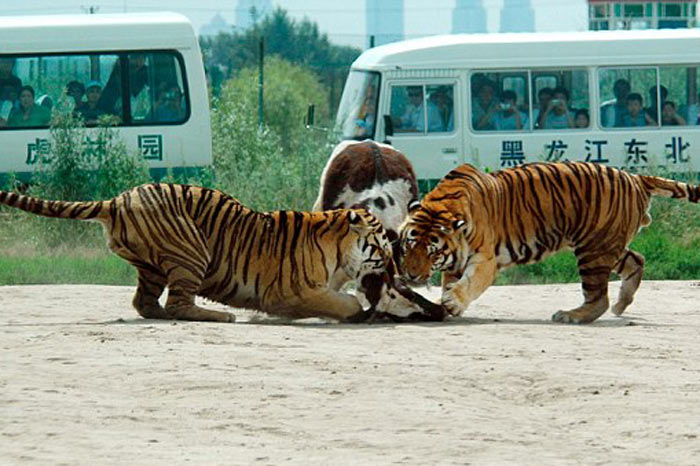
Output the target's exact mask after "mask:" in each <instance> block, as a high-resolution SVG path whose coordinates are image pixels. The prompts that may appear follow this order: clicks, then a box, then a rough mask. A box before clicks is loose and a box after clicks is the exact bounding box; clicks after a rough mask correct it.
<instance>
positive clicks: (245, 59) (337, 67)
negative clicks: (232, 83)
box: [200, 8, 361, 124]
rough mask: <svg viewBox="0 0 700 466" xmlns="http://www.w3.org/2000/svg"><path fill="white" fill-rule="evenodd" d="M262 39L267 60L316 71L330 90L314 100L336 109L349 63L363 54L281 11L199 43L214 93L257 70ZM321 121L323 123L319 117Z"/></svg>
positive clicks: (305, 20)
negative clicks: (243, 73) (240, 74)
mask: <svg viewBox="0 0 700 466" xmlns="http://www.w3.org/2000/svg"><path fill="white" fill-rule="evenodd" d="M261 37H262V38H264V41H265V54H266V59H265V60H266V61H267V60H268V59H269V58H270V57H271V56H278V57H280V58H282V59H284V60H286V61H288V62H291V63H294V64H297V65H303V66H304V67H305V68H307V69H311V70H313V71H314V72H315V73H316V75H317V76H319V79H320V80H321V82H322V83H323V85H324V86H326V89H327V93H325V94H322V95H319V96H317V99H315V101H317V102H320V99H323V100H325V102H326V103H325V105H326V106H330V107H331V108H333V109H335V106H336V105H337V102H338V100H339V98H340V93H341V92H342V89H343V84H344V83H345V77H346V76H347V73H348V71H349V69H350V64H351V63H352V62H353V61H354V60H355V58H357V57H358V56H359V54H360V52H361V51H360V50H359V49H356V48H353V47H346V46H338V45H333V44H331V43H330V41H329V40H328V36H327V35H326V34H321V33H320V32H319V30H318V26H317V25H316V23H312V22H311V21H309V20H308V19H303V20H302V21H295V20H293V19H292V18H290V17H289V15H288V14H287V12H286V11H284V10H283V9H281V8H278V9H277V10H275V11H274V12H273V13H272V14H271V15H269V16H267V17H265V18H264V19H263V20H262V21H261V22H259V23H258V24H256V25H255V26H254V27H252V28H250V29H248V30H246V31H244V32H242V33H238V32H234V33H230V34H228V33H221V34H219V35H218V36H216V37H213V38H202V39H201V40H200V46H201V48H202V54H203V55H204V63H205V67H206V68H207V70H208V73H209V76H210V77H211V79H212V83H213V87H214V91H215V93H218V90H219V87H220V86H221V85H222V83H223V82H224V81H226V80H227V79H229V78H231V77H233V76H235V75H236V74H237V73H238V72H239V71H240V70H242V69H245V68H257V66H258V60H259V41H260V38H261ZM318 121H319V122H322V120H321V119H320V118H319V119H318ZM323 124H326V122H323Z"/></svg>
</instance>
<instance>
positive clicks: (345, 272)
mask: <svg viewBox="0 0 700 466" xmlns="http://www.w3.org/2000/svg"><path fill="white" fill-rule="evenodd" d="M0 203H2V204H5V205H8V206H12V207H17V208H19V209H22V210H25V211H27V212H32V213H34V214H37V215H42V216H45V217H57V218H68V219H78V220H93V221H97V222H99V223H101V224H102V226H103V227H104V231H105V235H106V237H107V240H108V245H109V248H110V249H111V250H112V251H113V252H114V253H116V254H117V255H118V256H120V257H122V258H124V259H126V260H127V261H128V262H129V263H131V264H132V265H133V266H134V267H136V269H137V270H138V287H137V289H136V296H135V297H134V299H133V305H134V307H135V308H136V310H137V311H138V313H139V314H140V315H141V316H143V317H145V318H152V319H183V320H203V321H218V322H229V321H231V322H232V321H234V320H235V319H234V316H233V314H229V313H227V312H219V311H213V310H207V309H203V308H201V307H199V306H197V305H195V302H194V299H195V296H196V295H198V296H203V297H205V298H208V299H210V300H213V301H216V302H220V303H224V304H227V305H231V306H234V307H243V308H249V309H256V310H261V311H264V312H267V313H270V314H277V315H282V316H285V317H290V318H303V317H312V316H321V317H331V318H335V319H338V320H341V321H362V320H364V319H366V318H367V317H369V316H370V315H371V314H372V313H369V312H365V311H363V309H362V306H361V305H360V303H359V301H358V299H357V298H356V297H355V296H353V295H350V294H347V293H343V292H340V291H339V290H340V288H341V286H342V285H343V284H344V283H346V282H348V281H350V280H356V281H357V283H358V287H359V291H361V292H363V293H364V294H365V295H366V297H367V299H368V300H369V302H370V305H371V309H372V310H379V311H382V312H393V313H395V314H396V315H399V316H408V315H410V314H412V313H418V314H420V313H421V308H420V307H419V306H417V305H416V304H414V301H415V299H413V298H416V296H415V295H411V294H410V291H406V290H402V291H404V292H403V293H397V291H396V289H395V288H394V286H393V274H394V270H395V269H394V262H393V259H392V249H391V245H390V243H389V241H388V239H387V236H386V233H385V232H384V229H383V228H382V225H381V223H380V222H379V221H378V220H377V219H376V218H375V217H374V216H373V215H371V214H370V213H369V212H367V211H365V210H333V211H326V212H317V213H307V212H288V211H277V212H270V213H261V212H255V211H253V210H251V209H249V208H247V207H245V206H244V205H242V204H241V203H239V202H238V201H237V200H236V199H234V198H232V197H230V196H228V195H226V194H224V193H223V192H221V191H217V190H212V189H206V188H198V187H192V186H187V185H174V184H150V185H143V186H139V187H136V188H134V189H132V190H131V191H127V192H125V193H123V194H120V195H119V196H117V197H115V198H113V199H111V200H108V201H97V202H64V201H46V200H42V199H37V198H33V197H29V196H24V195H19V194H15V193H10V192H3V191H0ZM166 286H167V287H168V297H167V301H166V304H165V307H162V306H161V305H160V304H159V302H158V298H159V297H160V296H161V294H162V293H163V291H164V289H165V287H166ZM407 293H408V296H409V298H411V300H407V299H406V298H405V297H404V295H406V294H407Z"/></svg>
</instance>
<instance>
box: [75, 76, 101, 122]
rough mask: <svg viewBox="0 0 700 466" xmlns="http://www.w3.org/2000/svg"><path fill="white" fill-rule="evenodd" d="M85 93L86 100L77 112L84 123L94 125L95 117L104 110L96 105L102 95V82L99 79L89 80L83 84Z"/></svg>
mask: <svg viewBox="0 0 700 466" xmlns="http://www.w3.org/2000/svg"><path fill="white" fill-rule="evenodd" d="M85 95H86V96H87V102H86V103H85V105H83V106H82V107H80V108H79V109H78V113H79V114H80V116H81V117H83V119H84V120H85V124H86V125H95V124H97V119H98V118H99V117H100V116H101V115H104V114H105V112H104V110H102V109H101V108H100V107H98V105H97V104H98V102H99V101H100V97H101V96H102V84H101V83H100V82H99V81H90V82H89V83H88V84H87V86H85Z"/></svg>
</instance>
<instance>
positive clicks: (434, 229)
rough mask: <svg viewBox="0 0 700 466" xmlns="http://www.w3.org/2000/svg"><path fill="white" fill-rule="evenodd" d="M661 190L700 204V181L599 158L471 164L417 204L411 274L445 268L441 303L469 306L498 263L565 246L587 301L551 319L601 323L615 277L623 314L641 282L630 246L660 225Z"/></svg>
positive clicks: (639, 260)
mask: <svg viewBox="0 0 700 466" xmlns="http://www.w3.org/2000/svg"><path fill="white" fill-rule="evenodd" d="M652 195H659V196H666V197H673V198H683V199H688V200H689V201H691V202H695V203H697V202H698V198H700V187H697V186H690V185H687V184H685V183H679V182H675V181H671V180H667V179H664V178H658V177H654V176H644V175H635V174H631V173H627V172H625V171H622V170H618V169H615V168H612V167H605V166H601V165H597V164H592V163H583V162H572V163H533V164H528V165H523V166H519V167H516V168H512V169H507V170H502V171H498V172H495V173H489V174H486V173H483V172H480V171H479V170H477V169H476V168H475V167H473V166H471V165H469V164H465V165H462V166H460V167H458V168H456V169H455V170H453V171H452V172H450V173H449V174H448V175H446V176H445V177H444V178H443V179H442V180H441V182H440V183H439V184H438V185H437V187H436V188H435V189H433V190H432V191H431V192H430V193H428V194H427V195H426V196H425V198H424V199H423V200H422V201H421V202H420V203H418V202H416V203H414V204H413V205H411V206H410V207H409V216H408V218H407V219H406V222H405V223H404V224H403V225H402V228H401V233H400V238H401V246H402V250H403V251H404V254H405V256H404V257H403V270H404V273H405V274H406V275H407V276H408V278H410V279H411V280H422V281H424V280H427V279H428V277H429V276H430V274H431V273H432V272H433V271H437V270H440V271H442V272H443V273H442V304H443V305H444V306H445V307H447V309H448V310H449V312H450V313H451V314H455V315H458V314H460V313H462V312H463V311H464V310H465V309H466V308H467V306H469V304H470V303H471V302H472V301H474V300H475V299H476V298H477V297H479V295H481V293H483V291H484V290H485V289H486V288H488V286H489V285H491V283H493V281H494V278H495V277H496V274H497V272H498V270H500V269H502V268H504V267H508V266H511V265H514V264H528V263H533V262H537V261H540V260H541V259H543V258H544V257H545V256H547V255H549V254H551V253H554V252H556V251H559V250H561V249H570V250H573V252H574V254H575V255H576V258H577V259H578V268H579V274H580V276H581V284H582V291H583V295H584V298H585V301H584V303H583V304H582V305H581V306H579V307H577V308H575V309H573V310H570V311H559V312H556V313H555V314H554V315H553V316H552V320H554V321H556V322H565V323H584V322H592V321H594V320H595V319H597V318H598V317H600V315H602V314H603V313H604V312H605V311H606V310H607V309H608V278H609V276H610V273H611V272H613V271H614V272H616V273H617V274H618V275H619V276H620V277H621V279H622V285H621V288H620V294H619V297H618V300H617V302H616V303H615V304H614V305H613V307H612V312H613V313H614V314H615V315H618V316H619V315H620V314H622V313H623V312H624V310H625V308H627V306H629V305H630V303H632V299H633V297H634V293H635V291H636V290H637V288H638V287H639V283H640V280H641V279H642V273H643V267H644V257H643V256H642V255H641V254H639V253H637V252H634V251H631V250H630V249H628V245H629V243H630V241H631V240H632V238H633V237H634V235H635V234H636V233H637V232H638V231H639V230H640V228H642V227H644V226H646V225H648V224H649V223H650V222H651V217H650V216H649V213H648V210H649V206H650V202H651V196H652Z"/></svg>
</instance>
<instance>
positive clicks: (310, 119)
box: [306, 104, 316, 128]
mask: <svg viewBox="0 0 700 466" xmlns="http://www.w3.org/2000/svg"><path fill="white" fill-rule="evenodd" d="M315 110H316V106H315V105H314V104H309V108H307V109H306V127H307V128H308V127H311V126H313V125H314V111H315Z"/></svg>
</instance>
